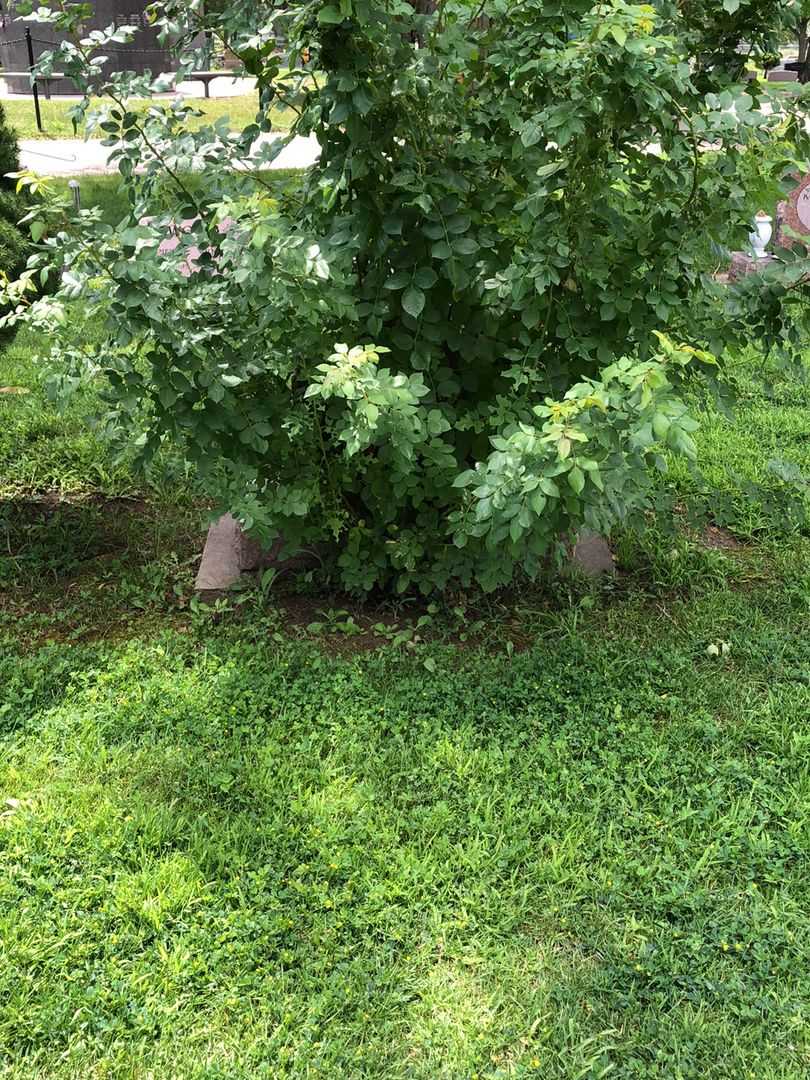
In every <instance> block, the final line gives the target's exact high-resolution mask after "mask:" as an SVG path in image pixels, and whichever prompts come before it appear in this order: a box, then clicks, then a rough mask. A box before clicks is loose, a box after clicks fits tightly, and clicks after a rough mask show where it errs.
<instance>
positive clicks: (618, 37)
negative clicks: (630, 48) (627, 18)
mask: <svg viewBox="0 0 810 1080" xmlns="http://www.w3.org/2000/svg"><path fill="white" fill-rule="evenodd" d="M610 33H611V35H612V37H613V40H614V41H615V42H616V44H617V45H622V46H623V45H624V44H625V42H626V41H627V31H626V30H625V29H624V27H622V26H611V28H610Z"/></svg>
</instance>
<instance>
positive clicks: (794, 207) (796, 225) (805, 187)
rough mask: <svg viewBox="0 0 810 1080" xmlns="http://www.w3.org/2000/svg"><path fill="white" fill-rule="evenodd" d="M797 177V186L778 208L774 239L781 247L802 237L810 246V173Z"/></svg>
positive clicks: (787, 245)
mask: <svg viewBox="0 0 810 1080" xmlns="http://www.w3.org/2000/svg"><path fill="white" fill-rule="evenodd" d="M796 179H798V181H799V182H798V184H797V185H796V187H795V188H794V189H793V191H791V193H790V195H789V196H788V197H787V199H786V200H785V201H784V202H780V203H779V206H778V207H777V208H776V234H775V236H774V240H775V242H776V244H777V246H779V247H791V246H792V245H793V244H795V243H797V242H798V240H802V239H805V240H806V243H807V245H808V246H810V173H805V174H804V175H803V176H799V177H797V178H796ZM786 229H787V230H789V232H787V231H785V230H786ZM794 234H795V235H794Z"/></svg>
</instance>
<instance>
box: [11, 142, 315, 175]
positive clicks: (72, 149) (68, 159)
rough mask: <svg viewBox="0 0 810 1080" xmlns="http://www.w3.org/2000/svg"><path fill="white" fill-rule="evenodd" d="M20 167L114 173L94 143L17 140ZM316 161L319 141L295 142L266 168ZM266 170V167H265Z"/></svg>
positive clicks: (103, 148) (70, 172)
mask: <svg viewBox="0 0 810 1080" xmlns="http://www.w3.org/2000/svg"><path fill="white" fill-rule="evenodd" d="M278 138H281V136H280V135H272V134H268V135H260V136H259V138H258V139H257V140H256V142H255V143H254V144H253V149H252V151H251V153H252V154H253V153H255V152H256V150H257V149H258V147H259V146H261V145H262V144H263V143H267V142H272V141H273V140H275V139H278ZM19 146H20V166H21V167H22V168H23V169H31V170H33V171H34V172H38V173H41V174H43V175H45V176H83V175H84V176H87V175H92V174H94V173H95V174H99V173H114V172H117V171H118V170H117V168H116V166H115V164H114V163H113V165H110V164H109V162H108V161H107V158H108V156H109V154H110V153H111V149H112V148H111V147H109V146H102V145H101V142H100V141H99V140H97V139H88V140H87V141H86V142H85V141H84V140H83V139H20V143H19ZM317 160H318V141H317V139H315V138H314V137H313V136H310V137H309V138H307V139H304V138H300V137H298V138H295V139H293V141H292V142H291V143H290V145H289V146H285V148H284V149H283V150H282V151H281V153H280V154H279V156H278V157H277V158H276V160H275V161H274V162H273V163H272V165H270V166H269V168H271V169H305V168H307V167H308V166H309V165H313V164H314V163H315V162H316V161H317ZM264 167H265V168H266V167H268V166H264Z"/></svg>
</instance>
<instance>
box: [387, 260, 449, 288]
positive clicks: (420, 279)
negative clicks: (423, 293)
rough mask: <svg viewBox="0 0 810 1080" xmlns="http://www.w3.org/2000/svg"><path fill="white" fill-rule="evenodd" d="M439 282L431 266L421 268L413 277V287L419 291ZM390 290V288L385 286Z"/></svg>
mask: <svg viewBox="0 0 810 1080" xmlns="http://www.w3.org/2000/svg"><path fill="white" fill-rule="evenodd" d="M438 280H439V275H438V274H437V273H436V271H435V270H434V269H433V267H432V266H423V267H421V268H420V269H419V270H417V271H416V273H415V274H414V275H413V283H414V285H418V286H419V288H420V289H430V288H431V287H432V286H433V285H435V284H436V282H437V281H438ZM387 288H391V286H390V285H389V286H387Z"/></svg>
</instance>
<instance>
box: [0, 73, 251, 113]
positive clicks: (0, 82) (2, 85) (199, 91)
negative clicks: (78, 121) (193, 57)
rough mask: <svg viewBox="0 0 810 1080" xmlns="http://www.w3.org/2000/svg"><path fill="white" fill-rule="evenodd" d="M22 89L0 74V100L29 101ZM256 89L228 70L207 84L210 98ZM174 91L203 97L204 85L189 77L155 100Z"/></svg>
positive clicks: (69, 97) (60, 97) (77, 97)
mask: <svg viewBox="0 0 810 1080" xmlns="http://www.w3.org/2000/svg"><path fill="white" fill-rule="evenodd" d="M21 89H22V79H14V80H13V82H12V84H11V86H9V84H8V83H7V81H6V80H5V79H4V78H2V76H0V100H2V99H4V98H7V99H8V100H10V101H20V100H22V99H24V98H28V100H29V101H31V91H30V90H28V89H27V87H26V89H25V91H24V92H23V93H20V92H19V91H20V90H21ZM255 89H256V80H255V78H253V76H249V77H247V78H244V77H242V76H241V75H231V74H229V73H228V72H224V73H223V74H222V75H218V76H217V78H216V79H212V80H211V83H210V85H209V90H208V92H209V94H210V96H211V97H212V98H219V97H238V96H239V95H241V94H251V93H253V92H254V91H255ZM40 92H41V94H42V96H43V97H45V92H44V90H42V91H40ZM175 93H178V94H182V95H183V97H200V98H201V97H205V87H204V86H203V84H202V83H201V82H198V81H197V80H194V79H189V80H188V82H181V83H177V86H176V87H175V89H174V90H173V91H172V92H171V93H167V94H155V95H154V97H155V100H157V101H162V100H165V99H166V98H172V97H174V95H175ZM53 100H54V101H81V100H82V95H81V94H54V95H53ZM31 108H32V109H33V108H34V103H33V101H31Z"/></svg>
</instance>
